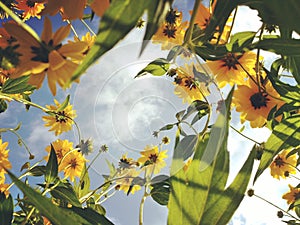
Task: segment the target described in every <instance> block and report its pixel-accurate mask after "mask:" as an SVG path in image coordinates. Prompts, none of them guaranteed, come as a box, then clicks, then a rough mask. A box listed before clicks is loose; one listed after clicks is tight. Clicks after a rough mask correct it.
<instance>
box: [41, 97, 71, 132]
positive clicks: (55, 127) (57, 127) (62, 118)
mask: <svg viewBox="0 0 300 225" xmlns="http://www.w3.org/2000/svg"><path fill="white" fill-rule="evenodd" d="M54 103H55V105H47V106H46V108H47V109H49V110H51V111H54V112H55V115H49V116H43V120H44V121H45V122H46V124H45V126H46V127H51V128H50V129H49V131H55V135H56V136H57V135H60V134H61V133H62V132H67V131H69V130H71V129H72V124H73V123H74V121H73V119H74V118H75V117H76V111H75V110H73V106H72V105H70V103H69V104H68V105H67V106H66V108H65V109H64V110H63V111H58V112H57V109H58V108H59V107H60V103H59V102H58V101H57V100H56V99H54Z"/></svg>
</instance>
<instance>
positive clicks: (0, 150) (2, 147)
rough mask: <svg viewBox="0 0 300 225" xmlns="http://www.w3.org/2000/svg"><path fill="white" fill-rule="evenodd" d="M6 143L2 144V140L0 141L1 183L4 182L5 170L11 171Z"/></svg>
mask: <svg viewBox="0 0 300 225" xmlns="http://www.w3.org/2000/svg"><path fill="white" fill-rule="evenodd" d="M7 146H8V142H4V143H2V139H0V180H1V182H2V183H3V182H4V180H5V176H4V175H5V173H6V171H5V169H11V164H10V161H9V160H8V152H9V150H7V149H6V148H7Z"/></svg>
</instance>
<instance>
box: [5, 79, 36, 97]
mask: <svg viewBox="0 0 300 225" xmlns="http://www.w3.org/2000/svg"><path fill="white" fill-rule="evenodd" d="M28 80H29V76H22V77H19V78H16V79H8V80H7V81H6V82H5V83H4V84H3V87H2V92H3V93H5V94H18V93H23V92H25V91H32V90H34V89H35V87H34V86H32V85H30V84H28Z"/></svg>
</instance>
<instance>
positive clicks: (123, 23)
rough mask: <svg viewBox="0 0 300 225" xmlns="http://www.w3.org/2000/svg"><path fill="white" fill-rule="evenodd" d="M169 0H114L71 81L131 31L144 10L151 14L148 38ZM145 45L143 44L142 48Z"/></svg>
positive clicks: (147, 32)
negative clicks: (93, 42) (93, 41)
mask: <svg viewBox="0 0 300 225" xmlns="http://www.w3.org/2000/svg"><path fill="white" fill-rule="evenodd" d="M170 3H172V1H171V0H168V1H163V2H162V1H160V0H155V1H153V0H146V1H139V0H125V1H124V0H115V1H112V3H111V5H110V7H109V8H108V10H106V12H105V14H104V16H103V17H102V19H101V23H100V26H99V30H98V35H97V38H96V42H95V45H93V47H92V48H91V49H90V51H89V53H88V55H87V56H86V58H85V59H84V61H83V63H82V64H81V65H80V67H78V69H77V70H76V71H75V74H74V75H73V77H72V81H74V80H76V79H77V78H79V76H80V75H81V74H82V73H84V72H85V70H86V69H87V68H88V67H89V66H90V65H92V64H93V63H94V62H95V61H96V60H97V59H98V58H99V57H100V56H102V55H103V54H104V53H106V52H107V51H108V50H110V49H111V48H113V47H114V46H115V45H116V44H117V43H118V42H119V41H120V40H122V39H123V38H124V37H125V36H126V35H127V34H128V33H129V31H131V30H132V29H133V28H134V27H135V25H136V23H137V21H138V20H139V18H140V17H141V16H142V15H143V13H144V12H145V11H147V12H148V16H151V17H150V18H151V19H150V20H149V24H147V29H146V34H145V36H144V39H145V40H148V38H150V37H151V36H152V35H153V34H154V33H155V32H156V30H157V28H158V25H159V23H160V22H161V20H162V18H164V16H165V15H166V13H167V11H166V9H167V6H168V5H170ZM144 47H145V44H144V46H143V48H144Z"/></svg>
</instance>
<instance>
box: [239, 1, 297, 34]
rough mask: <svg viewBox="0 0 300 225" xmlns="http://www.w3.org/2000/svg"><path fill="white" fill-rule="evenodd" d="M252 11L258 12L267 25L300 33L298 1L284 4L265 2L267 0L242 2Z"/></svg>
mask: <svg viewBox="0 0 300 225" xmlns="http://www.w3.org/2000/svg"><path fill="white" fill-rule="evenodd" d="M241 1H242V2H245V4H246V5H248V6H249V7H250V8H252V9H257V10H258V15H259V16H260V17H261V18H262V21H263V22H264V23H267V24H274V25H278V26H280V27H284V28H289V29H291V30H295V31H296V32H298V33H299V32H300V25H299V23H295V21H299V20H300V15H299V11H300V4H299V1H298V0H285V1H284V4H282V1H281V0H273V1H265V0H256V1H251V0H247V1H245V0H241Z"/></svg>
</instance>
